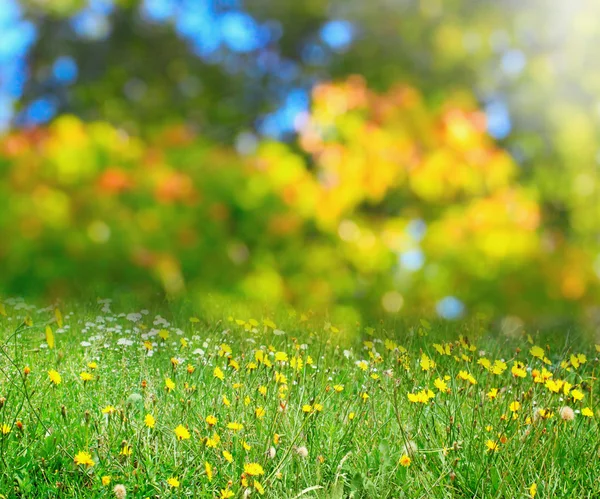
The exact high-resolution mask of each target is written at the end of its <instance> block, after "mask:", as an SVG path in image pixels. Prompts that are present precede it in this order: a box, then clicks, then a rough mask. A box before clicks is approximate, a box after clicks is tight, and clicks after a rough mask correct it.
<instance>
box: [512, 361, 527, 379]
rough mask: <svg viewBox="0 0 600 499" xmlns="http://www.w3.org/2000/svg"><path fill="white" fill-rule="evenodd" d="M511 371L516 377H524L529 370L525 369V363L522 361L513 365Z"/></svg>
mask: <svg viewBox="0 0 600 499" xmlns="http://www.w3.org/2000/svg"><path fill="white" fill-rule="evenodd" d="M510 372H511V373H512V375H513V376H514V377H515V378H524V377H526V376H527V371H526V370H525V367H523V365H522V364H520V363H515V365H514V366H512V369H511V370H510Z"/></svg>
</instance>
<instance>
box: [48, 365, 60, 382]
mask: <svg viewBox="0 0 600 499" xmlns="http://www.w3.org/2000/svg"><path fill="white" fill-rule="evenodd" d="M48 377H49V378H50V381H51V382H52V383H54V385H60V382H61V381H62V378H61V377H60V374H59V373H58V371H55V370H54V369H50V370H49V371H48Z"/></svg>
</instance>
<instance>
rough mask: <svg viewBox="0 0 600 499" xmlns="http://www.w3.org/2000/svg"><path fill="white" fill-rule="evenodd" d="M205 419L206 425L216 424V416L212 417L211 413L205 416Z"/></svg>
mask: <svg viewBox="0 0 600 499" xmlns="http://www.w3.org/2000/svg"><path fill="white" fill-rule="evenodd" d="M205 421H206V422H207V424H208V425H210V426H214V425H216V424H217V418H216V417H214V416H213V415H212V414H210V415H208V416H206V420H205Z"/></svg>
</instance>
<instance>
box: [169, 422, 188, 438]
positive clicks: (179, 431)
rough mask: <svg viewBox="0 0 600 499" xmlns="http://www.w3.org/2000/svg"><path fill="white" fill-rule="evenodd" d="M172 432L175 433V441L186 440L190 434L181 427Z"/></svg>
mask: <svg viewBox="0 0 600 499" xmlns="http://www.w3.org/2000/svg"><path fill="white" fill-rule="evenodd" d="M173 431H174V432H175V435H176V436H177V440H188V439H189V438H190V432H189V431H188V429H187V428H186V427H185V426H183V425H179V426H178V427H177V428H175V430H173Z"/></svg>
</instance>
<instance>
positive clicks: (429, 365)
mask: <svg viewBox="0 0 600 499" xmlns="http://www.w3.org/2000/svg"><path fill="white" fill-rule="evenodd" d="M419 364H420V365H421V370H423V371H429V370H430V369H433V368H435V362H434V361H433V360H432V359H430V358H429V357H428V356H427V354H425V353H423V354H422V355H421V360H420V362H419Z"/></svg>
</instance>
